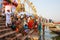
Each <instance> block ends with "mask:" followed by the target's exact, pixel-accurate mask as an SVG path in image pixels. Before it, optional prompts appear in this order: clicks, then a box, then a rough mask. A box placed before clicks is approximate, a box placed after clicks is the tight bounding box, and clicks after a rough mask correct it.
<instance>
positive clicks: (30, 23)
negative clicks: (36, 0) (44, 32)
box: [28, 20, 34, 29]
mask: <svg viewBox="0 0 60 40" xmlns="http://www.w3.org/2000/svg"><path fill="white" fill-rule="evenodd" d="M33 24H34V21H33V20H29V22H28V28H29V29H32V28H33Z"/></svg>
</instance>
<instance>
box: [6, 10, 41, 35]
mask: <svg viewBox="0 0 60 40" xmlns="http://www.w3.org/2000/svg"><path fill="white" fill-rule="evenodd" d="M32 15H33V14H32ZM32 15H29V16H28V15H27V14H25V13H24V12H20V11H19V12H18V13H16V12H15V13H14V14H12V13H11V12H10V11H9V10H7V13H6V27H10V28H12V29H13V30H16V31H17V32H22V31H23V32H25V33H28V29H29V30H32V29H34V30H35V31H39V33H40V31H41V26H42V23H41V18H40V17H39V16H37V15H35V16H34V15H33V16H32ZM25 33H24V34H25Z"/></svg>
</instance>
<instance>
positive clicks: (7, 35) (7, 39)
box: [0, 17, 22, 40]
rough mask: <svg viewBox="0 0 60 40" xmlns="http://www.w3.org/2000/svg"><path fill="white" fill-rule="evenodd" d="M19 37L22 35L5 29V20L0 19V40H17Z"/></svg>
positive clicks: (7, 28)
mask: <svg viewBox="0 0 60 40" xmlns="http://www.w3.org/2000/svg"><path fill="white" fill-rule="evenodd" d="M19 36H22V34H21V33H17V32H16V31H13V30H12V29H11V28H9V27H6V26H5V18H2V17H0V40H17V39H18V37H19ZM16 38H17V39H16ZM19 40H20V39H19Z"/></svg>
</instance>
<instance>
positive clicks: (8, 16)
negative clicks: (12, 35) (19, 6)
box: [6, 13, 11, 26]
mask: <svg viewBox="0 0 60 40" xmlns="http://www.w3.org/2000/svg"><path fill="white" fill-rule="evenodd" d="M8 24H11V13H6V26H8Z"/></svg>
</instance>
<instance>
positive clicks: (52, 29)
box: [49, 24, 60, 35]
mask: <svg viewBox="0 0 60 40" xmlns="http://www.w3.org/2000/svg"><path fill="white" fill-rule="evenodd" d="M49 29H50V30H51V31H52V32H54V33H57V34H59V35H60V24H58V25H56V26H55V27H54V28H49Z"/></svg>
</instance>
